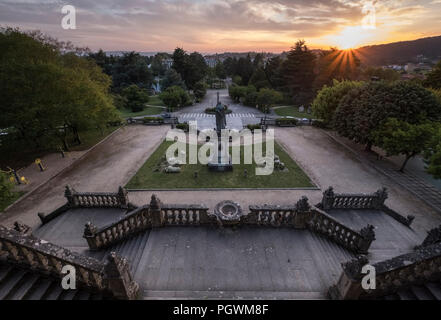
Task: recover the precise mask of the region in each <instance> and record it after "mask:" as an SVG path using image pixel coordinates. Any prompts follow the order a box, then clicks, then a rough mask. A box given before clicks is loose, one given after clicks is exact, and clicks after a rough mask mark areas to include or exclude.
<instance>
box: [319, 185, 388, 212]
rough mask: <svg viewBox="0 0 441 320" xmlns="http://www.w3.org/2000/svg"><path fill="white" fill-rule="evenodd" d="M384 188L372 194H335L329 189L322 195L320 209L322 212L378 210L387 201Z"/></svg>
mask: <svg viewBox="0 0 441 320" xmlns="http://www.w3.org/2000/svg"><path fill="white" fill-rule="evenodd" d="M387 196H388V195H387V190H386V189H385V188H383V189H381V190H378V191H377V192H375V193H373V194H337V193H334V189H333V188H332V187H329V189H327V190H326V191H325V192H324V193H323V199H322V202H321V207H322V209H323V210H332V209H380V208H381V206H382V205H384V202H385V201H386V199H387Z"/></svg>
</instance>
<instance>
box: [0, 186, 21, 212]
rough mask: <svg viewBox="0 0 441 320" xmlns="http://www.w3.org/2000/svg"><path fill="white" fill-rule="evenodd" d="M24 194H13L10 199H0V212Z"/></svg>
mask: <svg viewBox="0 0 441 320" xmlns="http://www.w3.org/2000/svg"><path fill="white" fill-rule="evenodd" d="M24 194H25V192H22V191H20V192H13V193H12V196H11V197H8V198H6V199H0V212H3V210H5V209H6V208H7V207H8V206H10V205H11V204H13V203H14V202H15V201H16V200H18V198H20V197H21V196H22V195H24Z"/></svg>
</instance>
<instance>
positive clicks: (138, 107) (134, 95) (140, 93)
mask: <svg viewBox="0 0 441 320" xmlns="http://www.w3.org/2000/svg"><path fill="white" fill-rule="evenodd" d="M122 96H123V97H124V98H125V99H126V101H127V102H126V108H127V109H130V110H132V112H139V111H142V110H144V107H145V104H146V103H148V102H149V94H148V92H147V90H145V89H142V88H140V87H138V86H137V85H136V84H132V85H131V86H128V87H127V88H124V89H123V90H122Z"/></svg>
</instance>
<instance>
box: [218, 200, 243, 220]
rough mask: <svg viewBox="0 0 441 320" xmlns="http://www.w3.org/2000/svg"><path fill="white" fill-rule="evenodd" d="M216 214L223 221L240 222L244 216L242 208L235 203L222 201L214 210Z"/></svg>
mask: <svg viewBox="0 0 441 320" xmlns="http://www.w3.org/2000/svg"><path fill="white" fill-rule="evenodd" d="M214 213H215V214H216V216H217V217H218V218H219V219H220V220H222V221H239V220H240V217H241V216H242V208H241V207H240V205H239V204H238V203H236V202H233V201H229V200H227V201H222V202H221V203H218V204H217V205H216V207H215V208H214Z"/></svg>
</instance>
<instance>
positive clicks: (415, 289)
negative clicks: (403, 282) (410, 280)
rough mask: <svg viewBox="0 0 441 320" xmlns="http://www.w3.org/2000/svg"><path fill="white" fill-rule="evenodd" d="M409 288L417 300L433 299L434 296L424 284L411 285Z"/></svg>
mask: <svg viewBox="0 0 441 320" xmlns="http://www.w3.org/2000/svg"><path fill="white" fill-rule="evenodd" d="M410 290H411V291H412V293H413V294H414V295H415V297H416V298H417V299H418V300H435V297H434V296H433V295H432V294H431V293H430V291H429V290H428V289H427V288H426V287H425V286H412V287H411V288H410Z"/></svg>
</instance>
